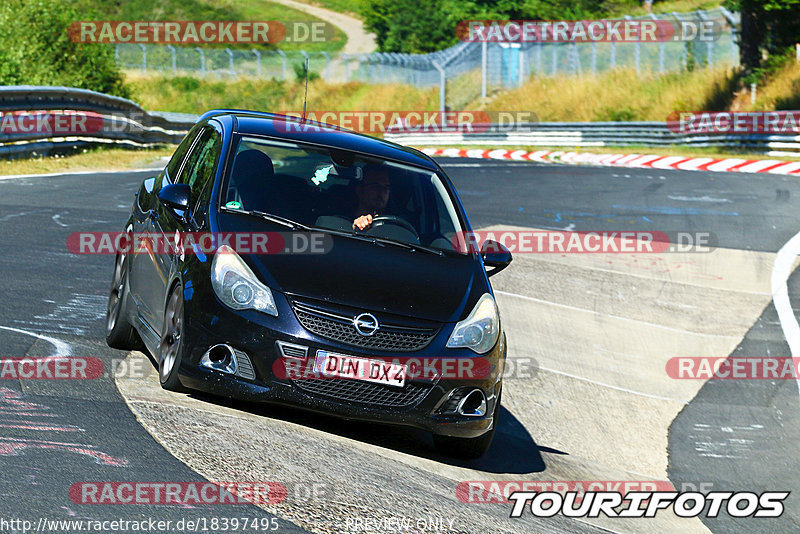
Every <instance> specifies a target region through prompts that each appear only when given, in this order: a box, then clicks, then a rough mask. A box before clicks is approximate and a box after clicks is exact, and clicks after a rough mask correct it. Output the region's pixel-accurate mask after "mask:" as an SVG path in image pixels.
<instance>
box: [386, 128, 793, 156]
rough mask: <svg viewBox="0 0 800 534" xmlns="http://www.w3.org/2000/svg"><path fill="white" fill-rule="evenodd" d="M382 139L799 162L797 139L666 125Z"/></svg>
mask: <svg viewBox="0 0 800 534" xmlns="http://www.w3.org/2000/svg"><path fill="white" fill-rule="evenodd" d="M384 138H385V139H386V140H387V141H392V142H394V143H398V144H401V145H414V146H423V145H426V146H470V145H471V146H517V147H523V146H525V147H527V146H530V147H615V146H643V147H665V146H684V147H694V148H726V149H734V150H742V151H748V152H753V153H762V154H767V155H770V156H793V157H800V135H777V134H758V133H752V134H730V135H725V134H705V133H702V134H700V133H698V134H690V133H678V132H673V131H672V130H670V129H669V128H668V127H667V125H666V123H665V122H540V123H530V124H516V125H514V127H513V128H512V127H510V126H509V127H506V128H504V127H502V126H501V125H492V126H491V127H489V128H488V129H487V130H486V131H482V132H474V133H466V132H464V133H461V132H420V133H393V132H391V131H388V132H387V133H386V134H385V136H384Z"/></svg>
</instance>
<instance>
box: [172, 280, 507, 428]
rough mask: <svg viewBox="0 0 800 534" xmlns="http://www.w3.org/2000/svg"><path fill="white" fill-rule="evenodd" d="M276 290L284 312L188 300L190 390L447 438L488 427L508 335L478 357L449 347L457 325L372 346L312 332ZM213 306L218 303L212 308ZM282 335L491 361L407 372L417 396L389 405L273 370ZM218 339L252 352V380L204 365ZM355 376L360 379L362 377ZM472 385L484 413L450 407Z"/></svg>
mask: <svg viewBox="0 0 800 534" xmlns="http://www.w3.org/2000/svg"><path fill="white" fill-rule="evenodd" d="M274 296H275V301H276V304H277V306H278V311H279V315H278V317H272V316H268V315H264V314H261V313H258V312H255V311H252V310H246V311H242V312H238V311H233V310H230V309H228V308H227V307H225V306H224V305H222V304H221V303H219V302H218V301H216V298H215V297H213V296H210V295H209V296H208V297H206V298H204V299H202V300H203V301H205V302H209V301H208V300H206V299H207V298H209V297H210V298H211V299H213V300H214V302H216V306H201V305H197V306H194V305H192V302H191V301H187V302H186V304H185V307H184V314H185V317H184V321H185V325H186V329H185V332H186V337H185V342H186V346H185V351H184V358H183V360H182V361H181V365H180V368H179V370H178V373H179V378H180V381H181V383H182V384H183V385H184V386H186V387H188V388H192V389H196V390H200V391H205V392H208V393H212V394H215V395H220V396H223V397H230V398H235V399H240V400H245V401H250V402H264V403H277V404H286V405H291V406H295V407H299V408H302V409H306V410H311V411H315V412H320V413H325V414H329V415H334V416H337V417H341V418H345V419H351V420H358V421H370V422H377V423H389V424H396V425H404V426H410V427H414V428H418V429H422V430H427V431H429V432H432V433H434V434H440V435H445V436H452V437H462V438H472V437H478V436H480V435H482V434H484V433H486V432H487V431H489V430H491V428H492V425H493V424H494V421H493V414H494V411H495V410H494V408H495V403H496V399H497V395H498V394H499V392H500V387H501V377H502V370H503V365H504V363H505V351H506V348H505V337H504V335H501V336H500V339H499V341H498V343H497V344H496V345H495V347H494V349H492V351H490V352H489V353H487V354H484V355H480V356H478V355H476V354H475V353H473V352H472V351H470V350H469V349H447V348H445V343H446V342H447V338H448V337H449V335H450V331H451V330H452V325H445V326H444V328H442V329H441V330H440V331H439V333H438V334H437V335H436V337H435V338H434V339H433V341H432V342H431V343H430V344H429V345H428V346H427V347H426V348H424V349H422V350H420V351H418V352H402V353H393V352H384V351H377V350H371V351H370V350H365V349H362V348H360V347H355V346H352V345H345V344H342V343H338V342H336V341H333V340H330V339H326V338H322V337H320V336H317V335H315V334H313V333H311V332H309V331H308V330H306V329H304V328H303V327H302V326H301V325H300V323H299V322H298V320H297V318H296V316H295V314H294V312H293V310H292V308H291V306H290V304H289V302H288V300H287V299H286V297H285V296H283V295H281V294H279V293H277V292H274ZM209 308H213V309H212V310H210V311H209ZM278 340H280V341H283V342H287V343H292V344H296V345H302V346H304V347H308V355H309V357H310V358H313V357H314V355H315V354H316V352H317V351H318V350H326V351H330V352H337V353H343V354H348V355H352V356H360V357H366V358H381V359H392V358H403V359H405V358H424V359H427V360H431V359H436V358H437V357H439V358H442V357H444V358H446V359H448V360H450V359H460V358H473V359H475V358H484V359H485V360H487V361H488V363H489V364H490V365H491V370H490V371H489V372H488V374H487V373H482V375H481V377H480V378H463V377H457V378H454V377H452V376H447V377H440V378H433V379H428V378H409V379H408V380H407V383H406V386H405V387H404V388H403V389H404V390H405V388H415V391H417V392H419V394H418V395H413V396H411V397H413V402H411V403H409V404H405V405H393V406H392V405H386V404H381V402H372V401H371V400H370V397H369V394H366V395H362V397H363V398H360V399H358V400H354V399H353V398H352V396H351V397H349V398H342V397H340V396H337V395H336V394H335V393H332V392H330V391H325V392H320V391H310V388H308V387H304V386H306V384H304V383H298V380H296V379H295V380H293V379H291V378H287V377H285V376H280V375H278V374H276V373H275V372H274V370H275V369H276V367H275V366H276V362H278V364H279V365H280V362H279V358H280V357H281V354H280V353H279V351H278V348H277V345H276V341H278ZM219 343H226V344H228V345H230V346H231V347H233V348H234V349H236V350H238V351H241V352H244V353H245V354H247V356H248V357H249V358H250V360H251V362H252V366H253V369H254V372H255V379H253V380H248V379H244V378H241V377H239V376H233V375H230V374H226V373H223V372H220V371H216V370H212V369H208V368H206V367H203V366H201V365H200V359H201V357H202V355H203V353H205V351H207V350H208V348H209V347H211V346H213V345H216V344H219ZM483 363H485V362H483ZM300 380H308V379H300ZM335 380H348V381H349V380H350V379H335ZM353 382H359V383H361V381H353ZM375 387H377V388H383V389H384V391H383V392H381V398H384V399H385V398H387V395H395V394H397V395H399V394H400V392H399V391H398V389H400V388H397V389H394V388H390V386H383V385H378V386H373V385H371V384H370V385H369V388H366V389H368V390H369V389H370V388H375ZM386 388H389V389H386ZM474 388H480V389H481V390H483V392H484V394H485V395H486V400H487V407H486V408H487V409H486V414H485V415H484V416H480V417H476V416H463V415H460V414H458V413H455V412H453V411H452V409H448V408H449V407H450V406H451V405H453V404H454V403H453V402H452V396H458V395H462V394H464V393H466V392H468V391H471V390H472V389H474ZM311 389H313V388H311ZM375 391H377V390H375ZM406 396H407V397H408V395H406Z"/></svg>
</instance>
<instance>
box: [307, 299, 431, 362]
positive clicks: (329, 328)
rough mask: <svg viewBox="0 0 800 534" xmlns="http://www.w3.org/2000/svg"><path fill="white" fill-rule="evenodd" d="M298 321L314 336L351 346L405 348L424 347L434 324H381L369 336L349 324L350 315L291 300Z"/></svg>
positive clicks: (398, 350) (415, 348)
mask: <svg viewBox="0 0 800 534" xmlns="http://www.w3.org/2000/svg"><path fill="white" fill-rule="evenodd" d="M292 307H293V308H294V313H295V315H296V316H297V319H298V320H299V321H300V324H302V325H303V327H304V328H306V329H307V330H309V331H311V332H313V333H315V334H317V335H318V336H321V337H324V338H327V339H332V340H334V341H338V342H340V343H345V344H347V345H353V346H354V347H362V348H367V349H379V350H386V351H397V352H409V351H415V350H420V349H422V348H424V347H426V346H427V345H428V344H429V343H430V342H431V340H432V339H433V338H434V337H435V336H436V332H437V329H436V328H416V327H414V328H412V327H406V326H398V325H392V324H381V325H380V328H379V329H378V331H377V332H375V333H374V334H373V335H371V336H363V335H361V334H359V333H358V331H357V330H356V328H355V326H353V318H352V317H347V316H346V315H341V314H338V313H332V312H328V311H326V310H320V309H318V308H314V307H311V306H308V305H306V304H300V303H297V302H295V303H294V304H293V306H292Z"/></svg>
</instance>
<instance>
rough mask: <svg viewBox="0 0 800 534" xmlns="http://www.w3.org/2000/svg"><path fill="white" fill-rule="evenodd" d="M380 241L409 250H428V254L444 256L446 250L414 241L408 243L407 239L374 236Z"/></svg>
mask: <svg viewBox="0 0 800 534" xmlns="http://www.w3.org/2000/svg"><path fill="white" fill-rule="evenodd" d="M373 239H375V240H376V241H378V242H379V243H388V244H390V245H395V246H397V247H402V248H405V249H408V250H412V251H414V252H417V251H421V252H427V253H428V254H436V255H437V256H444V252H443V251H441V250H438V249H435V248H431V247H426V246H424V245H417V244H414V243H406V242H405V241H396V240H394V239H389V238H386V237H373Z"/></svg>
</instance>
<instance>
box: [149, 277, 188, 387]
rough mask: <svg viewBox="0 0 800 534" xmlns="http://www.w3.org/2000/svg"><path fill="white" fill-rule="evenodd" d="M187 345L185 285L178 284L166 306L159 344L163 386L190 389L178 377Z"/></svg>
mask: <svg viewBox="0 0 800 534" xmlns="http://www.w3.org/2000/svg"><path fill="white" fill-rule="evenodd" d="M185 347H186V342H185V339H184V323H183V286H181V284H176V285H175V287H173V288H172V291H170V293H169V298H167V305H166V306H165V307H164V324H163V327H162V328H161V341H160V342H159V344H158V354H156V357H157V359H158V379H159V382H161V387H162V388H164V389H166V390H169V391H179V392H186V391H188V389H187V388H185V387H184V386H183V385H182V384H181V382H180V380H179V379H178V368H179V367H180V365H181V360H182V359H183V351H184V348H185Z"/></svg>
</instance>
